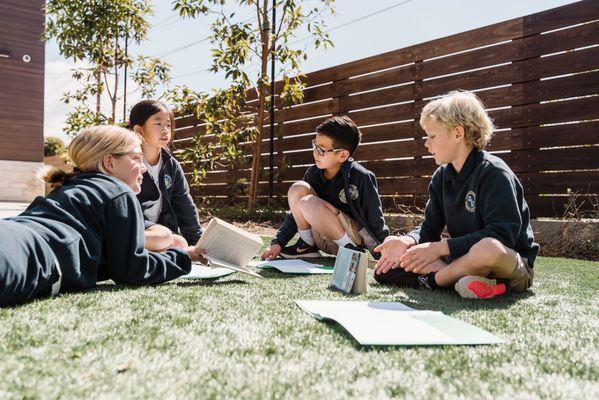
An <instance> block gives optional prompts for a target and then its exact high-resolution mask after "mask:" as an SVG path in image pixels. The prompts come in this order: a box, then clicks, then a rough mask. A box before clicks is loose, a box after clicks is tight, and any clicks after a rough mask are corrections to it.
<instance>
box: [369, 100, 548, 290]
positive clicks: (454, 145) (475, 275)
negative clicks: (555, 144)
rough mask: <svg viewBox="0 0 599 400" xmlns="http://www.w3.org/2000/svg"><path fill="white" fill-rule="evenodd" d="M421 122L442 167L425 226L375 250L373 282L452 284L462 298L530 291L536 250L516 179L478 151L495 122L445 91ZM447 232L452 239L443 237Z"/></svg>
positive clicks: (477, 105) (432, 185)
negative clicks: (379, 255)
mask: <svg viewBox="0 0 599 400" xmlns="http://www.w3.org/2000/svg"><path fill="white" fill-rule="evenodd" d="M420 125H421V126H422V128H423V129H424V130H425V131H426V133H427V139H426V142H425V146H426V148H427V150H428V151H429V153H431V154H432V156H433V158H434V160H435V162H436V163H437V164H438V165H440V167H439V168H438V169H437V171H435V173H434V174H433V176H432V178H431V183H430V184H429V195H430V197H429V201H428V203H427V205H426V209H425V215H424V221H423V222H422V224H421V225H420V226H419V227H418V228H417V229H415V230H414V231H412V232H410V233H408V234H407V235H404V236H390V237H388V238H387V239H386V240H385V242H384V243H383V244H381V245H380V246H378V247H377V248H376V249H375V251H380V252H381V258H380V260H379V261H378V263H377V266H376V270H375V279H376V280H377V281H378V282H379V283H382V284H396V285H401V286H410V287H421V288H428V289H437V288H440V287H448V286H451V285H455V286H454V287H455V290H456V291H457V292H458V293H459V294H460V296H462V297H466V298H491V297H494V296H497V295H501V294H505V293H508V292H510V291H514V292H519V291H523V290H526V289H528V288H529V287H530V286H531V285H532V280H533V265H534V261H535V258H536V256H537V253H538V250H539V246H538V245H537V244H536V243H534V237H533V232H532V228H531V226H530V213H529V209H528V205H527V204H526V201H525V200H524V196H523V189H522V185H521V184H520V181H519V180H518V178H517V177H516V175H514V173H513V172H512V170H511V169H510V168H509V167H508V166H507V164H506V163H505V162H504V161H503V160H502V159H500V158H499V157H497V156H494V155H492V154H489V153H488V152H486V151H484V150H483V149H484V148H485V147H486V145H487V144H488V142H489V139H490V138H491V135H492V132H493V123H492V121H491V119H490V118H489V116H488V115H487V113H486V111H485V109H484V106H483V104H482V102H481V101H480V100H479V99H478V97H477V96H476V95H475V94H473V93H470V92H464V91H456V92H451V93H448V94H446V95H445V96H443V97H441V98H439V99H436V100H433V101H431V102H430V103H428V104H427V105H426V106H425V107H424V109H423V110H422V114H421V117H420ZM445 227H447V231H448V233H449V235H450V238H449V239H441V233H442V232H443V229H444V228H445Z"/></svg>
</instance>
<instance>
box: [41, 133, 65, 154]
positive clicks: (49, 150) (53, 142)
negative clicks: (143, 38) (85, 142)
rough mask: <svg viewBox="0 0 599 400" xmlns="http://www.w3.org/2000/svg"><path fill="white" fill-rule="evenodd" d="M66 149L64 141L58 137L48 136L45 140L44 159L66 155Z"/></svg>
mask: <svg viewBox="0 0 599 400" xmlns="http://www.w3.org/2000/svg"><path fill="white" fill-rule="evenodd" d="M65 150H66V147H65V145H64V141H63V140H62V139H61V138H59V137H56V136H48V137H46V138H45V139H44V157H51V156H55V155H57V154H58V155H60V154H62V153H64V152H65Z"/></svg>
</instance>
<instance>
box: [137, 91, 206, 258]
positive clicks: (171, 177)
mask: <svg viewBox="0 0 599 400" xmlns="http://www.w3.org/2000/svg"><path fill="white" fill-rule="evenodd" d="M129 127H130V129H132V130H134V131H135V132H137V133H139V134H140V135H141V136H142V137H143V143H142V151H143V156H144V165H145V166H146V169H147V171H146V172H145V173H144V179H143V182H142V185H141V191H140V193H139V194H138V195H137V199H138V200H139V202H140V203H141V206H142V209H143V213H144V217H145V219H146V221H145V224H146V225H145V226H146V248H147V249H148V250H154V251H161V250H164V249H167V248H170V247H186V246H188V245H193V244H195V243H196V242H197V241H198V239H199V238H200V235H201V234H202V230H201V228H200V223H199V220H198V210H197V208H196V206H195V204H194V202H193V199H192V197H191V195H190V193H189V185H188V184H187V180H186V179H185V174H184V172H183V168H182V167H181V164H180V163H179V162H178V161H177V160H176V159H175V158H174V157H173V155H172V154H171V153H170V152H169V151H168V147H169V145H170V144H171V143H172V141H173V136H174V130H175V121H174V118H173V114H172V112H171V111H170V110H169V109H168V108H167V107H166V106H165V105H164V104H163V103H161V102H159V101H157V100H143V101H140V102H139V103H137V104H136V105H135V106H133V108H132V109H131V113H130V115H129ZM179 231H180V232H181V236H180V235H179Z"/></svg>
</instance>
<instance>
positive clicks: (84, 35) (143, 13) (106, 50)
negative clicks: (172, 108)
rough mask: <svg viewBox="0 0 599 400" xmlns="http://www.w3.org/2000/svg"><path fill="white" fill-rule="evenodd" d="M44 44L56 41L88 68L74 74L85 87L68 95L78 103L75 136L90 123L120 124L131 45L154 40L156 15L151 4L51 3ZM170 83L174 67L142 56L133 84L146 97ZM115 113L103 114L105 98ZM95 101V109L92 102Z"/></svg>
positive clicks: (71, 121)
mask: <svg viewBox="0 0 599 400" xmlns="http://www.w3.org/2000/svg"><path fill="white" fill-rule="evenodd" d="M45 10H46V16H47V19H46V27H45V31H44V39H45V40H50V39H56V41H57V43H58V47H59V50H60V53H61V54H62V55H63V56H64V57H65V58H67V59H69V60H71V61H74V62H83V63H84V64H85V67H82V68H77V69H75V70H74V71H73V74H72V75H73V78H74V79H75V80H77V81H78V82H79V83H80V85H79V87H78V88H77V89H76V90H75V91H72V92H67V93H65V94H64V96H63V98H62V100H63V101H64V102H65V103H67V104H68V103H74V104H75V109H74V110H73V111H72V112H71V113H69V115H68V118H67V122H66V124H65V130H66V132H67V133H68V134H70V135H73V134H75V133H76V132H78V131H79V130H80V129H81V128H83V127H85V126H88V124H98V123H103V122H110V123H116V103H117V101H118V100H119V99H120V98H121V97H122V96H119V91H120V90H121V88H120V87H119V71H120V70H121V69H122V68H123V67H124V66H127V67H133V66H134V61H133V59H132V57H130V56H129V55H128V54H125V49H124V47H125V41H130V42H133V43H140V42H141V41H142V40H144V39H145V38H146V37H147V35H148V29H149V23H148V21H147V18H148V17H149V16H150V15H151V14H152V7H151V4H150V1H149V0H95V1H89V0H48V1H46V6H45ZM168 79H169V66H168V64H166V63H163V62H162V61H160V60H159V59H155V58H154V59H149V58H146V57H143V56H139V57H138V62H137V71H136V72H135V74H134V76H133V80H134V81H135V82H136V83H137V84H138V85H139V86H140V88H141V90H142V94H144V95H146V94H153V93H154V92H155V88H156V87H157V85H158V84H159V82H167V81H168ZM103 94H106V95H107V96H108V98H109V101H110V104H111V109H110V110H109V112H108V113H103V112H102V106H101V100H102V95H103ZM94 97H95V110H92V106H90V102H93V98H94Z"/></svg>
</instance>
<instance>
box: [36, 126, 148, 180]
mask: <svg viewBox="0 0 599 400" xmlns="http://www.w3.org/2000/svg"><path fill="white" fill-rule="evenodd" d="M140 144H141V137H140V136H139V135H138V134H137V133H135V132H132V131H130V130H128V129H125V128H121V127H118V126H113V125H102V126H91V127H89V128H85V129H84V130H82V131H81V133H79V134H78V135H77V136H76V137H75V139H73V141H72V142H71V144H70V145H69V159H70V160H71V162H72V164H73V166H74V170H73V172H66V171H64V170H62V169H60V168H55V167H47V168H44V169H43V170H42V171H40V174H39V175H40V176H41V178H42V180H43V181H44V182H47V183H49V184H50V185H51V187H52V188H57V187H60V186H61V185H62V184H63V183H64V181H65V180H67V179H69V178H71V177H72V176H74V175H77V174H78V173H81V172H106V171H104V167H103V166H102V159H103V158H104V156H105V155H107V154H116V153H124V152H127V151H129V149H130V148H131V147H133V146H136V145H140Z"/></svg>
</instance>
